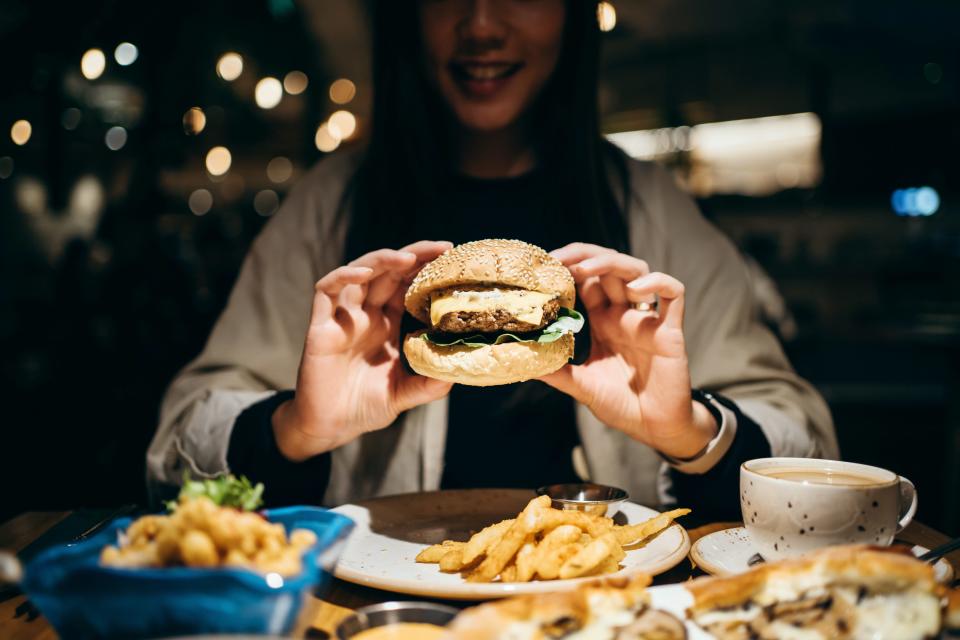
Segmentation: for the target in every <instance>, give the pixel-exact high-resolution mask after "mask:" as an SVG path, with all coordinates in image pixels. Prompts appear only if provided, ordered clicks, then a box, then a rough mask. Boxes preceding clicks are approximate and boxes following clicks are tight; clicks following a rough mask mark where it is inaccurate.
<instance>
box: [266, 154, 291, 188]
mask: <svg viewBox="0 0 960 640" xmlns="http://www.w3.org/2000/svg"><path fill="white" fill-rule="evenodd" d="M292 175H293V163H292V162H290V160H289V159H288V158H285V157H283V156H278V157H276V158H274V159H273V160H271V161H270V162H269V164H267V177H268V178H270V181H271V182H275V183H277V184H280V183H281V182H286V181H287V180H289V179H290V176H292Z"/></svg>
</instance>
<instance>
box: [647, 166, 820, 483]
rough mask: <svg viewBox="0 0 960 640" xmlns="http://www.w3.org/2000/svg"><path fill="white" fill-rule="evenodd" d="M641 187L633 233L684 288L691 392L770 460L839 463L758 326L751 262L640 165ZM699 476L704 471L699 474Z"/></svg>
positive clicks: (816, 399)
mask: <svg viewBox="0 0 960 640" xmlns="http://www.w3.org/2000/svg"><path fill="white" fill-rule="evenodd" d="M632 173H633V176H634V179H635V180H636V181H637V182H638V185H637V187H638V188H636V189H635V190H634V193H635V194H636V195H635V197H634V200H633V202H632V204H633V205H634V206H632V209H631V210H632V215H634V216H640V217H641V218H645V219H644V220H642V221H638V223H637V224H634V225H632V227H633V228H636V229H641V230H642V231H641V233H643V234H644V235H645V237H642V238H641V237H638V236H637V235H636V234H635V235H634V236H633V238H632V240H633V244H634V246H640V247H642V248H649V253H650V255H651V257H650V258H648V257H647V256H645V255H642V253H643V251H639V252H638V253H641V255H640V257H641V258H645V259H647V260H648V262H650V266H651V269H653V270H657V271H663V272H665V273H668V274H670V275H672V276H674V277H676V278H677V279H679V280H680V281H681V282H682V283H683V284H684V287H685V292H686V305H685V317H684V335H685V337H686V344H687V355H688V357H689V361H690V374H691V379H692V384H693V386H694V387H697V388H701V389H705V390H708V391H713V392H715V393H718V394H722V395H723V396H724V397H725V398H728V399H729V400H730V401H732V402H734V403H735V404H736V406H737V408H738V409H739V410H740V411H742V412H743V413H744V414H745V415H746V416H748V417H749V418H750V419H751V420H752V421H754V422H755V423H756V424H757V425H759V427H760V429H761V430H762V432H763V435H764V436H765V437H766V439H767V441H768V442H769V445H770V451H771V454H772V455H774V456H796V457H825V458H835V457H837V456H838V455H839V450H838V447H837V442H836V435H835V433H834V430H833V421H832V419H831V417H830V411H829V409H828V408H827V405H826V403H825V402H824V401H823V399H822V398H821V397H820V395H819V394H818V393H817V391H816V390H815V389H814V388H813V387H812V386H811V385H810V384H809V383H808V382H807V381H805V380H803V379H802V378H800V377H799V376H798V375H797V374H796V373H795V372H794V371H793V368H792V367H791V366H790V363H789V362H788V360H787V358H786V355H785V354H784V352H783V349H782V348H781V346H780V344H779V342H778V340H777V339H776V337H775V336H774V335H773V333H771V331H770V330H769V329H768V328H767V327H766V326H765V325H763V323H762V322H761V321H760V316H759V307H758V305H757V302H756V300H755V299H754V293H753V291H752V290H751V287H750V280H749V277H748V272H747V268H746V264H745V262H744V260H743V258H742V256H741V255H740V253H739V251H738V250H737V249H736V247H735V246H734V245H733V243H732V242H731V241H730V240H729V239H728V238H727V237H726V236H725V235H723V234H722V233H721V232H720V231H718V230H717V229H716V228H715V227H714V226H713V225H711V224H710V223H709V222H707V221H706V220H705V219H704V218H703V216H702V215H701V213H700V211H699V210H698V208H697V206H696V204H695V203H694V202H693V200H692V199H691V198H690V197H689V196H687V195H686V194H685V193H683V192H682V191H681V190H680V189H679V188H678V187H677V185H676V184H675V182H674V181H673V179H672V177H671V176H670V175H669V174H668V173H667V172H666V171H665V170H664V169H662V168H660V167H659V166H656V165H653V164H646V163H634V170H633V172H632ZM699 472H700V473H703V472H705V471H699Z"/></svg>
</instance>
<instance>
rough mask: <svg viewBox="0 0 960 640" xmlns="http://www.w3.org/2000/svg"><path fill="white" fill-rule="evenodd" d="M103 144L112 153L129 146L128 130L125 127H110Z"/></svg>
mask: <svg viewBox="0 0 960 640" xmlns="http://www.w3.org/2000/svg"><path fill="white" fill-rule="evenodd" d="M103 142H104V144H106V145H107V149H110V151H119V150H120V149H123V147H124V145H126V144H127V130H126V129H124V128H123V127H110V128H109V129H108V130H107V134H106V135H105V136H104V137H103Z"/></svg>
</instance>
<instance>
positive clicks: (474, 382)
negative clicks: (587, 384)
mask: <svg viewBox="0 0 960 640" xmlns="http://www.w3.org/2000/svg"><path fill="white" fill-rule="evenodd" d="M423 333H424V331H417V332H416V333H411V334H409V335H407V337H406V339H405V340H404V341H403V353H404V355H405V356H406V357H407V362H409V363H410V367H411V368H412V369H413V370H414V371H416V372H417V373H419V374H420V375H423V376H427V377H430V378H436V379H438V380H445V381H447V382H455V383H457V384H466V385H470V386H473V387H490V386H493V385H498V384H511V383H513V382H523V381H524V380H531V379H533V378H539V377H540V376H545V375H547V374H548V373H553V372H554V371H556V370H557V369H559V368H560V367H562V366H563V365H565V364H567V361H568V360H569V359H570V358H572V357H573V336H572V335H571V334H565V335H564V336H562V337H561V338H560V339H559V340H555V341H554V342H547V343H541V342H504V343H503V344H495V345H487V346H483V347H467V346H465V345H458V346H453V347H441V346H438V345H435V344H433V343H432V342H428V341H427V340H424V339H423V338H421V337H420V336H421V335H422V334H423Z"/></svg>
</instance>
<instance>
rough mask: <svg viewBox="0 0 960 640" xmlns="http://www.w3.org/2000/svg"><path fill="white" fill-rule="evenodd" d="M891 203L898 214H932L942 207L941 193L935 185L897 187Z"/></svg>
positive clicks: (909, 215)
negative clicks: (907, 187) (908, 187)
mask: <svg viewBox="0 0 960 640" xmlns="http://www.w3.org/2000/svg"><path fill="white" fill-rule="evenodd" d="M890 204H891V205H892V206H893V211H894V213H896V214H897V215H898V216H906V217H910V218H916V217H926V216H932V215H933V214H935V213H936V212H937V211H938V210H939V209H940V194H939V193H937V190H936V189H934V188H933V187H912V188H910V189H897V190H896V191H894V192H893V195H892V196H890Z"/></svg>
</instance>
